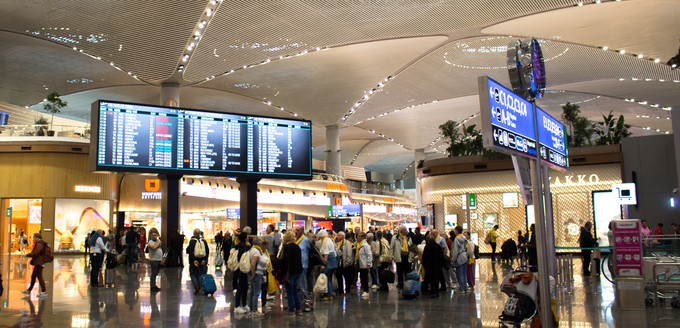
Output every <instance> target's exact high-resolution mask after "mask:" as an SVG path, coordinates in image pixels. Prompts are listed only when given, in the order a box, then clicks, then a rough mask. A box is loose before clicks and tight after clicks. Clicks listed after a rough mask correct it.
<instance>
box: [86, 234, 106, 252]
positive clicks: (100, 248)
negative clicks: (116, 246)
mask: <svg viewBox="0 0 680 328" xmlns="http://www.w3.org/2000/svg"><path fill="white" fill-rule="evenodd" d="M90 253H97V254H102V253H106V244H104V237H102V236H101V235H100V236H99V237H97V242H96V243H95V244H94V246H92V247H90Z"/></svg>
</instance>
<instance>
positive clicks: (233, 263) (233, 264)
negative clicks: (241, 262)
mask: <svg viewBox="0 0 680 328" xmlns="http://www.w3.org/2000/svg"><path fill="white" fill-rule="evenodd" d="M227 269H229V270H230V271H231V272H234V271H236V270H238V250H237V249H236V248H234V249H232V250H231V251H230V252H229V259H228V260H227Z"/></svg>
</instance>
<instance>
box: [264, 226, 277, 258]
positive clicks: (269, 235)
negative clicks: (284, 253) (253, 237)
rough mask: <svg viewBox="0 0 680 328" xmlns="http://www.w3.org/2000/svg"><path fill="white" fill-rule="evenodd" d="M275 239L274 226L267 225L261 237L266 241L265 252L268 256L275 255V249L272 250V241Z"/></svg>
mask: <svg viewBox="0 0 680 328" xmlns="http://www.w3.org/2000/svg"><path fill="white" fill-rule="evenodd" d="M275 238H276V236H275V233H274V225H273V224H269V225H267V228H266V230H265V233H264V236H262V239H265V240H267V251H269V254H276V253H274V252H276V249H275V248H274V239H275Z"/></svg>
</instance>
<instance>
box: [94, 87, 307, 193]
mask: <svg viewBox="0 0 680 328" xmlns="http://www.w3.org/2000/svg"><path fill="white" fill-rule="evenodd" d="M103 105H107V106H109V105H116V106H121V107H123V108H125V110H127V108H132V109H137V108H141V109H150V110H156V111H157V112H154V113H163V115H167V116H171V115H177V116H176V117H177V118H176V119H175V118H173V119H175V120H176V127H175V129H174V130H173V129H172V127H171V124H168V126H170V128H168V129H167V133H168V134H169V137H170V138H171V141H170V142H167V143H166V144H165V145H161V146H159V147H170V148H171V151H170V153H171V155H169V156H167V157H166V158H168V157H169V158H171V159H170V161H171V162H172V164H171V165H168V166H165V167H158V166H152V165H151V164H149V165H144V166H142V165H129V164H117V163H107V162H106V157H104V158H102V156H110V155H109V154H108V153H107V152H108V151H113V150H110V149H108V148H109V143H108V142H109V141H108V140H104V141H103V142H101V141H102V140H101V139H102V138H107V137H110V136H109V135H107V132H108V131H106V130H103V131H102V124H103V123H102V122H100V114H101V111H102V106H103ZM126 106H127V107H126ZM132 109H131V110H130V113H129V114H133V115H137V112H133V111H132ZM105 110H110V109H105ZM125 114H128V113H127V112H126V113H125ZM141 115H149V114H148V113H146V112H145V113H144V114H140V117H142V116H141ZM155 115H156V116H155V117H160V116H162V115H161V114H155ZM190 115H193V116H191V117H190ZM149 116H151V115H149ZM190 119H193V120H203V119H206V120H208V119H210V120H218V121H222V122H226V120H227V119H238V121H230V122H231V124H233V125H239V126H240V125H242V124H245V126H246V128H250V127H253V126H256V127H262V126H266V127H267V128H268V129H271V130H273V131H277V133H272V136H273V137H271V138H277V136H278V135H280V133H278V129H279V128H283V129H287V130H293V132H294V133H295V136H294V137H292V138H297V139H295V141H296V142H295V144H296V145H293V146H290V145H291V142H290V141H289V142H288V144H289V148H288V149H285V151H288V153H287V155H288V156H289V157H288V159H289V161H291V162H292V164H291V167H289V168H285V169H279V168H280V167H281V166H278V167H276V166H275V165H272V166H271V167H274V169H273V170H272V171H266V170H262V168H260V167H258V169H252V170H251V168H250V166H249V165H250V163H249V162H248V159H247V158H243V154H247V155H248V154H250V155H249V156H251V158H252V157H255V156H257V155H256V154H257V151H258V150H259V149H255V148H256V147H255V146H254V145H255V144H258V143H260V142H261V143H263V144H264V145H266V146H267V147H269V144H271V141H270V140H269V139H267V140H264V139H263V140H262V141H257V140H256V141H252V140H248V139H247V138H243V137H241V135H246V136H250V134H248V133H250V132H248V131H246V132H243V131H241V129H242V128H241V127H239V130H238V131H239V132H238V133H240V134H241V135H239V136H238V137H236V138H234V140H238V141H237V142H234V144H233V145H231V144H230V147H232V149H238V151H239V152H240V153H239V155H240V156H241V157H240V158H241V161H245V164H243V163H238V164H237V165H240V166H245V167H246V168H245V169H243V168H237V169H234V168H230V169H214V168H209V169H203V168H196V167H191V168H186V167H180V165H186V164H185V163H186V159H185V158H183V157H182V158H181V157H180V156H179V155H178V153H177V152H178V151H182V152H183V153H182V154H186V153H187V150H186V148H187V147H189V145H188V143H191V144H194V143H195V142H194V140H195V139H196V138H200V136H199V137H196V136H195V135H191V133H192V131H186V130H188V129H185V128H184V126H183V125H184V124H189V123H187V122H188V121H189V120H190ZM91 121H92V124H91V129H92V133H91V135H92V137H91V138H90V167H91V169H92V171H95V172H137V173H156V174H171V175H203V176H225V177H244V178H269V179H290V180H311V179H312V123H311V121H309V120H302V119H297V118H277V117H268V116H260V115H251V114H238V113H228V112H216V111H207V110H199V109H191V108H185V107H166V106H159V105H149V104H137V103H129V102H121V101H110V100H97V101H95V102H93V103H92V108H91ZM125 123H127V122H125ZM155 124H156V123H155ZM221 124H224V125H226V123H221ZM126 125H127V124H126ZM156 126H157V125H156ZM180 126H181V127H182V128H181V129H180ZM109 129H110V128H109ZM255 129H256V128H252V130H255ZM261 130H264V129H260V128H257V131H258V132H257V133H260V131H261ZM140 131H141V129H140ZM179 131H183V132H179ZM124 133H127V132H124ZM141 133H147V131H141ZM151 133H152V132H148V134H147V135H146V137H147V139H151ZM154 133H157V132H156V131H155V130H154ZM173 133H174V134H173ZM193 133H194V134H195V132H193ZM217 133H219V132H217ZM222 133H223V135H222V137H223V138H224V134H225V133H226V132H224V131H222ZM179 134H182V135H179ZM252 135H253V138H256V137H255V136H254V135H255V134H254V133H253V134H252ZM290 135H291V134H290V133H289V134H288V136H287V137H288V138H289V139H291V137H290ZM124 137H130V136H127V135H124ZM132 137H135V138H136V137H137V135H133V136H132ZM154 137H155V135H154ZM192 138H193V139H192ZM213 138H214V136H213ZM263 138H264V137H263ZM244 139H245V140H244ZM298 139H300V140H301V141H302V146H300V144H299V142H300V140H298ZM142 140H143V139H142ZM142 140H134V141H135V142H137V143H138V142H139V141H142ZM184 140H188V141H189V142H185V141H184ZM154 141H157V140H155V139H154ZM219 141H220V140H218V142H219ZM276 141H280V140H279V139H276ZM147 142H150V141H147ZM267 142H269V143H267ZM224 143H227V141H224ZM305 144H306V145H305ZM180 145H181V146H180ZM236 145H238V146H236ZM222 146H224V147H226V146H225V145H222ZM234 146H236V147H234ZM143 147H144V146H141V147H138V148H139V149H135V150H142V151H143V150H144V149H143ZM150 147H151V146H150ZM290 147H295V149H294V150H291V149H292V148H290ZM180 148H181V149H180ZM214 148H217V146H215V147H214ZM155 149H156V148H153V150H150V151H149V152H153V151H155ZM218 151H220V149H215V152H218ZM249 152H250V153H249ZM294 152H300V153H294ZM254 154H255V155H254ZM229 155H231V154H229ZM267 155H268V156H265V157H267V158H266V161H270V160H271V153H270V154H267ZM146 156H150V155H148V154H146ZM279 156H280V154H279ZM293 156H294V157H295V159H296V160H295V161H292V160H291V159H290V158H291V157H293ZM265 157H262V158H265ZM149 158H150V157H149ZM237 158H239V157H237ZM180 159H183V160H180ZM219 160H221V161H223V162H224V165H223V167H224V166H226V165H231V163H232V162H227V161H228V160H229V159H228V157H227V155H226V151H225V152H224V153H223V154H222V157H221V158H219ZM277 160H278V159H277ZM277 164H278V162H277ZM191 165H193V164H191ZM200 165H201V166H203V164H200ZM261 165H262V166H265V165H269V164H261ZM293 165H296V166H293ZM233 166H236V165H233ZM254 166H255V165H253V167H254Z"/></svg>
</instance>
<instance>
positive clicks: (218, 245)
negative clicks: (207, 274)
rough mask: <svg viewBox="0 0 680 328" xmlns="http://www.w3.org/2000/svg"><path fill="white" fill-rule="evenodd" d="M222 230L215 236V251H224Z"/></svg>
mask: <svg viewBox="0 0 680 328" xmlns="http://www.w3.org/2000/svg"><path fill="white" fill-rule="evenodd" d="M223 238H224V237H223V236H222V230H220V231H218V232H217V234H216V235H215V250H217V251H219V250H221V249H222V240H223Z"/></svg>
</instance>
